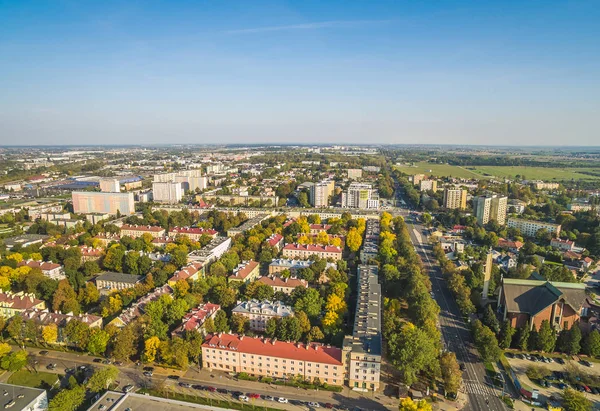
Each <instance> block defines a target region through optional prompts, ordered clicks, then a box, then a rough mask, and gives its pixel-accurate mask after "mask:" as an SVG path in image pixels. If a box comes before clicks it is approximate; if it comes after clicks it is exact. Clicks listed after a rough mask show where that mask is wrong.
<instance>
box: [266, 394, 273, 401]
mask: <svg viewBox="0 0 600 411" xmlns="http://www.w3.org/2000/svg"><path fill="white" fill-rule="evenodd" d="M265 400H267V401H275V397H271V396H270V395H267V396H266V397H265Z"/></svg>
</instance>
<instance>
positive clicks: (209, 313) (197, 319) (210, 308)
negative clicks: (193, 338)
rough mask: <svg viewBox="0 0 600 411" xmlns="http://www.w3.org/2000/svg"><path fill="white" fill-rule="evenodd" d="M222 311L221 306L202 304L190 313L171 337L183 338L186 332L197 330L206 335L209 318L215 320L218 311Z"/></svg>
mask: <svg viewBox="0 0 600 411" xmlns="http://www.w3.org/2000/svg"><path fill="white" fill-rule="evenodd" d="M220 309H221V306H220V305H218V304H212V303H206V304H200V305H199V306H198V307H196V308H193V309H192V310H191V311H189V312H188V313H187V314H186V315H185V316H184V317H183V320H182V322H181V325H180V326H179V327H177V328H176V329H175V330H174V331H173V332H172V333H171V336H173V337H174V336H178V337H182V336H183V334H184V333H185V332H186V331H193V330H197V331H198V332H200V333H201V334H202V335H205V334H206V333H205V331H204V323H205V322H206V320H208V319H209V318H212V319H214V318H215V315H216V314H217V311H219V310H220Z"/></svg>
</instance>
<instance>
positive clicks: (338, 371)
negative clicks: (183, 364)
mask: <svg viewBox="0 0 600 411" xmlns="http://www.w3.org/2000/svg"><path fill="white" fill-rule="evenodd" d="M202 363H203V367H204V368H206V369H217V370H223V371H226V372H245V373H248V374H250V375H253V376H269V377H275V378H282V377H284V376H286V377H289V376H297V375H301V376H302V377H303V379H305V380H309V381H312V380H313V379H315V378H318V379H319V380H320V381H321V382H323V383H327V384H330V385H342V384H343V383H344V372H345V370H344V364H343V362H342V350H341V349H339V348H336V347H331V346H328V345H323V344H319V343H311V344H303V343H293V342H285V341H278V340H277V339H276V338H274V339H269V338H263V337H260V338H259V337H254V338H252V337H245V336H243V335H237V334H209V335H207V337H206V339H205V341H204V344H202Z"/></svg>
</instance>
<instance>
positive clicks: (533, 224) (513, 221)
mask: <svg viewBox="0 0 600 411" xmlns="http://www.w3.org/2000/svg"><path fill="white" fill-rule="evenodd" d="M507 225H508V227H510V228H517V229H519V231H521V234H523V235H525V236H527V237H535V234H536V233H537V232H538V231H539V230H541V229H546V230H548V232H549V233H552V234H553V233H556V237H558V236H559V235H560V224H553V223H545V222H543V221H534V220H523V219H521V218H509V219H508V224H507Z"/></svg>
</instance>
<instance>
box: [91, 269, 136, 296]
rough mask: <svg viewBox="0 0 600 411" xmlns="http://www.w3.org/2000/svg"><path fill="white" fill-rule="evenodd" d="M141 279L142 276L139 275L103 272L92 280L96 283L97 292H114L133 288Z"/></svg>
mask: <svg viewBox="0 0 600 411" xmlns="http://www.w3.org/2000/svg"><path fill="white" fill-rule="evenodd" d="M143 279H144V276H141V275H133V274H123V273H113V272H110V271H105V272H103V273H100V275H98V276H97V277H96V278H94V281H95V282H96V287H97V288H98V290H101V291H102V290H103V291H107V292H110V291H114V290H124V289H126V288H133V287H135V285H136V284H139V283H141V282H142V280H143Z"/></svg>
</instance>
